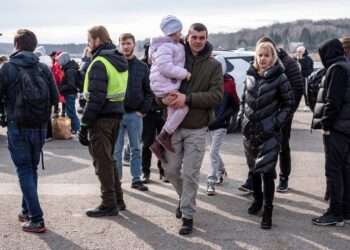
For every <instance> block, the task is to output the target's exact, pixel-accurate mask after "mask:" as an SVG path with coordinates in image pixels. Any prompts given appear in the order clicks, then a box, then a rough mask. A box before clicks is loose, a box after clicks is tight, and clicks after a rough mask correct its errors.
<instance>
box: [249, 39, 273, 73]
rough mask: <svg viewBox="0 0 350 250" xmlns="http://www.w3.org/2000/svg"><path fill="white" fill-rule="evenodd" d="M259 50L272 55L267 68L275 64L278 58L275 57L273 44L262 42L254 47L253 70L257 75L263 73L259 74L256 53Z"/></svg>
mask: <svg viewBox="0 0 350 250" xmlns="http://www.w3.org/2000/svg"><path fill="white" fill-rule="evenodd" d="M260 50H264V51H266V50H268V51H269V52H270V53H271V55H272V61H271V65H269V66H268V68H269V67H271V66H272V65H274V64H275V63H276V61H277V59H278V57H277V51H276V49H275V47H274V46H273V44H271V43H269V42H262V43H259V44H258V45H257V46H256V50H255V58H254V64H253V66H254V68H256V69H257V70H258V72H259V73H263V72H261V70H260V67H259V64H258V53H259V51H260Z"/></svg>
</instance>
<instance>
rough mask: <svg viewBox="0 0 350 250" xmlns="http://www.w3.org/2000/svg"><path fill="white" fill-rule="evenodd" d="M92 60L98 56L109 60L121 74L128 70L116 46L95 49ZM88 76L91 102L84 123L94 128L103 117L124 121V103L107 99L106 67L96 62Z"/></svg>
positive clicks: (87, 105)
mask: <svg viewBox="0 0 350 250" xmlns="http://www.w3.org/2000/svg"><path fill="white" fill-rule="evenodd" d="M91 53H92V54H93V56H92V60H93V59H95V58H96V57H97V56H102V57H104V58H105V59H107V60H108V61H109V62H110V63H111V64H112V65H113V66H114V67H115V68H116V69H117V70H118V71H119V72H125V71H127V70H128V62H127V60H126V59H125V57H124V56H123V55H122V54H121V53H119V51H118V50H117V49H116V46H115V45H114V44H105V45H101V46H100V47H98V48H96V49H94V50H93V51H92V52H91ZM90 67H91V68H90V71H89V74H88V75H87V77H88V79H89V87H88V92H89V100H88V101H87V103H86V107H85V110H84V113H83V117H82V122H83V123H85V124H86V125H88V126H89V127H92V125H93V123H94V122H95V121H96V120H97V119H98V118H102V117H106V118H116V119H122V116H123V114H124V106H123V102H121V101H119V102H114V101H110V100H108V99H107V88H108V75H107V70H106V67H105V65H104V64H103V63H102V62H101V61H96V62H94V63H93V64H92V65H90Z"/></svg>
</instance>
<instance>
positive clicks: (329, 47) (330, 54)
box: [318, 38, 344, 68]
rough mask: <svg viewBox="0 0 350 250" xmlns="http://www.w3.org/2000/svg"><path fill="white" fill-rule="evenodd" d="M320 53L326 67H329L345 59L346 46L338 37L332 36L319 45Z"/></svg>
mask: <svg viewBox="0 0 350 250" xmlns="http://www.w3.org/2000/svg"><path fill="white" fill-rule="evenodd" d="M318 53H319V54H320V57H321V61H322V64H323V66H324V67H325V68H328V67H329V66H331V65H332V64H333V63H335V62H337V61H341V60H344V48H343V45H342V44H341V42H340V40H339V39H337V38H332V39H329V40H326V41H324V42H323V43H321V45H320V46H319V47H318Z"/></svg>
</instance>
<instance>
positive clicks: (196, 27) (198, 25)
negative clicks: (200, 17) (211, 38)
mask: <svg viewBox="0 0 350 250" xmlns="http://www.w3.org/2000/svg"><path fill="white" fill-rule="evenodd" d="M192 30H195V31H198V32H201V31H205V33H206V36H208V29H207V27H205V25H204V24H202V23H194V24H192V25H191V26H190V28H189V30H188V33H191V31H192Z"/></svg>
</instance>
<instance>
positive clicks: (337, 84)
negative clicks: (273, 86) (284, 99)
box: [312, 38, 350, 226]
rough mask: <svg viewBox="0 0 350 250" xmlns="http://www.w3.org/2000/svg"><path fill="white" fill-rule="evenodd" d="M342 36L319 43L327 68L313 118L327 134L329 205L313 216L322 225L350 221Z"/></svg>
mask: <svg viewBox="0 0 350 250" xmlns="http://www.w3.org/2000/svg"><path fill="white" fill-rule="evenodd" d="M343 46H344V44H342V43H341V42H340V41H339V39H337V38H332V39H328V40H326V41H324V42H323V43H321V45H320V46H319V47H318V53H319V55H320V58H321V62H322V64H323V66H324V68H325V69H326V73H325V76H324V77H323V79H322V81H321V84H320V89H319V91H318V95H317V102H316V105H315V110H314V114H313V120H312V128H313V129H320V130H321V133H322V134H323V144H324V151H325V174H326V181H327V189H328V191H329V198H330V201H329V208H328V209H327V211H326V212H325V213H324V214H323V215H321V216H320V217H317V218H313V219H312V223H313V224H315V225H318V226H330V225H335V226H343V225H344V222H345V223H350V171H349V170H350V112H349V110H350V65H349V64H348V63H347V62H346V60H345V57H344V48H343Z"/></svg>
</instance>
